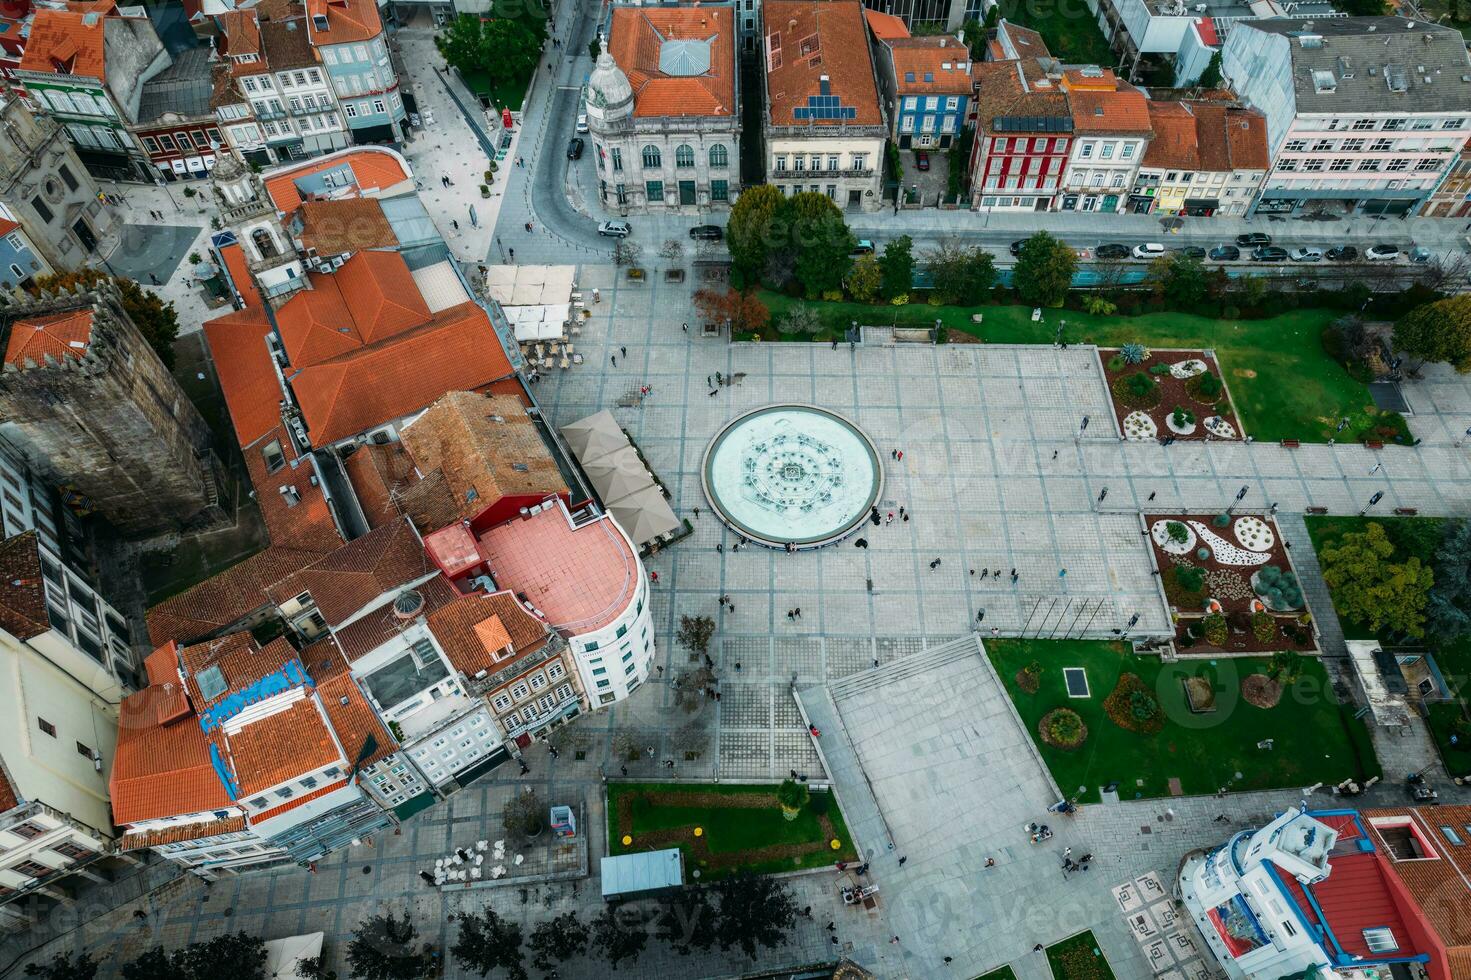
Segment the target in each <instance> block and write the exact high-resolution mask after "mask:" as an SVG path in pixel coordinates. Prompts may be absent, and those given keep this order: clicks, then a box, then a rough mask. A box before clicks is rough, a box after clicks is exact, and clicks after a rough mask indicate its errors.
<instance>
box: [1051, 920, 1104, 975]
mask: <svg viewBox="0 0 1471 980" xmlns="http://www.w3.org/2000/svg"><path fill="white" fill-rule="evenodd" d="M1047 966H1048V967H1049V968H1050V969H1051V970H1052V977H1053V980H1114V972H1113V968H1112V967H1110V966H1109V965H1108V958H1107V957H1105V956H1104V955H1103V950H1102V949H1100V948H1099V946H1098V940H1097V939H1096V938H1094V936H1093V933H1092V932H1090V931H1086V930H1085V931H1083V932H1080V933H1078V934H1077V935H1076V936H1073V937H1071V938H1068V939H1064V940H1063V941H1062V942H1060V943H1053V944H1052V945H1051V946H1048V947H1047Z"/></svg>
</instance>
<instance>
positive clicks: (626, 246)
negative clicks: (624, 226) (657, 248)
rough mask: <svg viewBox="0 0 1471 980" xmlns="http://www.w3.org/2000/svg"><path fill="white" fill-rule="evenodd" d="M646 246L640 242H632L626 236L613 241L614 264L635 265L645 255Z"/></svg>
mask: <svg viewBox="0 0 1471 980" xmlns="http://www.w3.org/2000/svg"><path fill="white" fill-rule="evenodd" d="M643 254H644V247H643V246H642V245H640V244H639V243H638V242H631V241H629V240H628V239H626V238H620V239H618V241H616V242H614V243H613V264H614V265H618V266H622V265H635V264H636V263H637V262H638V260H639V259H640V258H642V257H643Z"/></svg>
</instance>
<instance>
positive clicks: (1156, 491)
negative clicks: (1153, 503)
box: [1149, 490, 1159, 500]
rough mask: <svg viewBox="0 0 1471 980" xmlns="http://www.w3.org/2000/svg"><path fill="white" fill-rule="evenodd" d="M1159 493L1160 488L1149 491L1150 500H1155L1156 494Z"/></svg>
mask: <svg viewBox="0 0 1471 980" xmlns="http://www.w3.org/2000/svg"><path fill="white" fill-rule="evenodd" d="M1158 493H1159V491H1158V490H1151V491H1149V499H1150V500H1153V499H1154V498H1155V495H1156V494H1158Z"/></svg>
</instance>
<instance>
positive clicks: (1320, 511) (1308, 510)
mask: <svg viewBox="0 0 1471 980" xmlns="http://www.w3.org/2000/svg"><path fill="white" fill-rule="evenodd" d="M1304 513H1307V514H1326V513H1328V508H1327V507H1308V508H1306V510H1305V511H1304Z"/></svg>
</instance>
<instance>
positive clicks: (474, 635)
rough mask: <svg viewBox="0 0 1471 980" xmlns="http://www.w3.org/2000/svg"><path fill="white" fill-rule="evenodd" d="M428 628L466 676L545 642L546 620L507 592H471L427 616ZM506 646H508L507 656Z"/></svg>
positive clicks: (505, 662)
mask: <svg viewBox="0 0 1471 980" xmlns="http://www.w3.org/2000/svg"><path fill="white" fill-rule="evenodd" d="M429 630H430V632H432V633H433V634H434V638H435V639H436V640H438V641H439V645H440V646H441V647H443V648H444V652H445V655H446V656H447V657H449V660H450V663H452V664H454V666H455V669H456V670H458V671H460V672H462V673H463V674H465V676H467V677H474V676H475V675H476V674H478V673H480V672H481V671H482V670H485V671H491V670H496V669H498V668H501V667H505V666H506V665H508V664H510V663H512V662H513V661H515V660H516V658H518V657H522V656H525V655H526V654H528V653H534V652H535V651H537V650H540V649H541V648H542V647H543V646H545V645H546V642H547V640H548V639H549V638H550V636H551V634H550V631H549V630H548V629H547V625H546V623H544V622H542V621H541V620H540V619H537V618H536V617H535V616H533V615H531V613H529V612H527V611H526V610H525V609H524V608H522V606H521V603H520V602H518V601H517V599H516V597H515V596H514V595H512V594H511V593H509V592H495V593H492V594H490V595H486V594H485V593H479V592H477V593H474V594H472V595H466V596H461V597H460V598H458V599H456V600H455V601H454V602H451V603H449V604H448V605H446V606H443V607H442V608H440V609H437V610H435V611H434V612H433V613H430V615H429ZM506 646H510V647H512V652H511V654H510V655H507V654H506V653H505V650H504V648H505V647H506Z"/></svg>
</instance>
